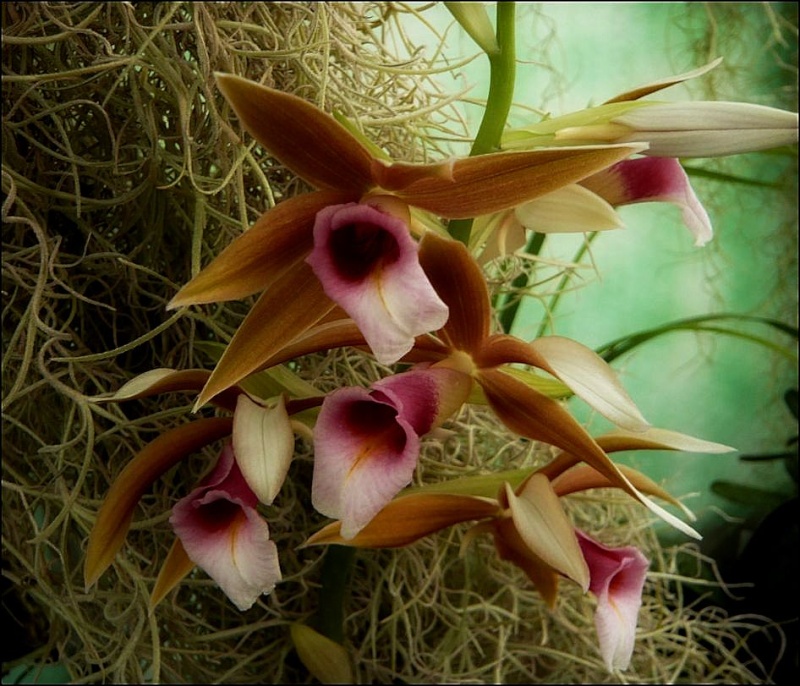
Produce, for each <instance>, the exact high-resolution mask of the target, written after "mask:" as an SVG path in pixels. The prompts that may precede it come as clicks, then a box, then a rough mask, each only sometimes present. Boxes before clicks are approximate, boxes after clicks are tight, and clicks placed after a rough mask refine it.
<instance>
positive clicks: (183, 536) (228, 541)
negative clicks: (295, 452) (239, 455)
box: [170, 444, 281, 610]
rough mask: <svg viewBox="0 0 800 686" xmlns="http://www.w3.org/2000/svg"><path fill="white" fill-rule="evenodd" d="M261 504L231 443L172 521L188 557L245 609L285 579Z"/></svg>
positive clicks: (178, 506) (176, 508)
mask: <svg viewBox="0 0 800 686" xmlns="http://www.w3.org/2000/svg"><path fill="white" fill-rule="evenodd" d="M257 503H258V497H257V496H256V494H255V493H253V491H252V490H250V488H249V487H248V485H247V482H246V481H245V479H244V476H243V475H242V472H241V470H240V469H239V467H238V465H237V464H236V460H235V456H234V453H233V448H232V447H231V445H230V444H228V445H226V446H225V448H224V449H223V451H222V453H221V454H220V457H219V460H218V461H217V464H216V466H215V467H214V469H213V470H212V472H211V473H210V474H209V476H208V477H206V478H205V479H204V480H203V481H202V482H201V484H200V485H199V486H198V487H197V488H195V489H194V490H193V491H192V492H191V493H190V494H189V495H187V496H186V497H185V498H183V499H181V500H180V501H179V502H178V503H176V504H175V506H174V507H173V509H172V516H171V517H170V523H171V524H172V527H173V528H174V530H175V533H176V534H177V536H178V537H179V538H180V540H181V543H182V544H183V547H184V549H185V550H186V553H187V555H188V556H189V558H190V559H191V560H192V561H193V562H194V563H195V564H196V565H198V566H199V567H201V568H202V569H204V570H205V571H206V572H207V573H208V575H209V576H210V577H211V578H212V579H214V581H216V582H217V583H218V584H219V585H220V588H222V590H223V591H224V592H225V594H226V595H227V596H228V597H229V598H230V599H231V600H232V601H233V603H234V604H235V605H236V606H237V607H238V608H239V609H240V610H247V609H249V608H250V607H252V605H253V603H255V601H256V600H257V599H258V596H260V595H261V594H263V593H269V592H270V591H272V589H273V588H274V587H275V584H276V583H277V582H278V581H280V579H281V571H280V566H279V564H278V551H277V547H276V546H275V543H274V542H273V541H270V540H269V528H268V527H267V524H266V522H265V521H264V520H263V519H261V517H260V516H259V514H258V511H257V510H256V505H257Z"/></svg>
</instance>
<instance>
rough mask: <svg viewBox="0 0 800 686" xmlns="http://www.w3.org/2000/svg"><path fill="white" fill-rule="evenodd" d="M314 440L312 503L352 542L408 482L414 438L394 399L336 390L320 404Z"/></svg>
mask: <svg viewBox="0 0 800 686" xmlns="http://www.w3.org/2000/svg"><path fill="white" fill-rule="evenodd" d="M314 438H315V440H314V443H315V455H314V476H313V481H312V492H311V500H312V503H313V505H314V508H315V509H316V510H317V511H319V512H321V513H322V514H324V515H326V516H328V517H333V518H337V519H341V520H342V536H344V537H345V538H352V537H353V536H355V534H356V533H358V531H359V530H361V529H362V528H363V527H364V526H366V525H367V523H368V522H369V521H370V520H371V519H372V518H373V517H374V516H375V514H377V513H378V512H379V511H380V510H381V509H382V508H383V507H384V505H386V503H388V502H389V501H390V500H391V499H392V498H393V497H394V496H395V495H396V494H397V493H398V492H399V491H400V490H401V489H402V488H403V487H404V486H406V485H407V484H408V483H409V482H410V481H411V477H412V475H413V473H414V468H415V467H416V465H417V457H418V455H419V444H420V441H419V436H418V435H417V433H416V432H415V431H414V429H413V427H412V426H411V425H410V424H409V422H408V421H406V419H405V418H404V417H403V416H402V408H399V407H398V406H397V404H396V398H393V397H391V396H390V395H389V394H387V393H385V392H376V391H372V392H371V391H368V390H366V389H363V388H341V389H339V390H337V391H334V392H333V393H331V394H330V395H329V396H328V397H327V398H326V399H325V402H324V403H323V404H322V408H321V410H320V414H319V417H318V419H317V424H316V427H315V430H314Z"/></svg>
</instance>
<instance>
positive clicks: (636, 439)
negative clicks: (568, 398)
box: [597, 428, 736, 453]
mask: <svg viewBox="0 0 800 686" xmlns="http://www.w3.org/2000/svg"><path fill="white" fill-rule="evenodd" d="M597 442H598V443H599V444H600V445H601V446H602V448H603V450H605V451H606V452H617V451H620V450H682V451H684V452H690V453H729V452H732V451H734V450H736V448H731V447H730V446H729V445H723V444H722V443H713V442H712V441H704V440H702V439H701V438H695V437H694V436H689V435H687V434H682V433H679V432H677V431H670V430H668V429H657V428H650V429H648V430H647V431H642V432H636V433H632V432H629V431H612V432H610V433H607V434H604V435H602V436H599V437H598V439H597Z"/></svg>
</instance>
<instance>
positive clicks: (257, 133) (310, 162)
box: [216, 73, 374, 194]
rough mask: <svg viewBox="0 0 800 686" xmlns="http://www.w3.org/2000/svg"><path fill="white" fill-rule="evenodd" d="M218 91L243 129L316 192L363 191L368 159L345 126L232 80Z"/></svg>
mask: <svg viewBox="0 0 800 686" xmlns="http://www.w3.org/2000/svg"><path fill="white" fill-rule="evenodd" d="M216 78H217V85H218V86H219V89H220V90H221V91H222V93H223V95H224V96H225V97H226V98H227V99H228V102H230V104H231V106H232V107H233V109H234V111H235V112H236V114H237V116H238V117H239V119H240V120H241V122H242V125H243V126H244V128H245V129H246V130H247V131H248V132H249V133H250V134H251V135H252V136H253V138H255V139H256V140H257V141H258V142H259V143H261V145H263V146H264V148H266V149H267V151H268V152H269V153H270V154H272V155H274V156H275V157H277V158H278V160H280V162H281V163H282V164H284V165H285V166H287V167H288V168H289V169H291V170H292V171H293V172H294V173H295V174H297V175H298V176H299V177H301V178H302V179H304V180H306V181H307V182H308V183H310V184H311V185H312V186H314V187H315V188H329V189H335V190H343V191H352V192H355V193H357V194H361V193H364V192H366V191H368V190H369V189H370V188H371V187H372V186H373V185H374V184H373V181H372V162H373V157H372V155H371V154H370V152H369V151H368V150H367V149H366V148H365V147H364V146H363V145H362V144H361V143H360V142H359V141H358V139H357V138H355V137H354V136H353V135H352V134H351V133H350V132H349V131H348V130H347V129H346V128H345V127H344V126H342V125H341V124H340V123H339V122H337V121H336V120H335V119H334V118H333V117H332V116H330V115H329V114H327V113H325V112H323V111H322V110H320V109H318V108H317V107H315V106H314V105H312V104H311V103H310V102H307V101H306V100H303V99H302V98H298V97H297V96H296V95H291V94H290V93H283V92H282V91H278V90H275V89H273V88H267V87H266V86H262V85H260V84H258V83H255V82H254V81H248V80H247V79H243V78H241V77H239V76H233V75H232V74H219V73H217V74H216Z"/></svg>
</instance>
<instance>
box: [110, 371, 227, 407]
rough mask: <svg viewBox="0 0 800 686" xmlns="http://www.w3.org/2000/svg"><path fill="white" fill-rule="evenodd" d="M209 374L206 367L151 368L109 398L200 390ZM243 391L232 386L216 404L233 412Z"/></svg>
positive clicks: (139, 396)
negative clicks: (179, 368) (180, 368)
mask: <svg viewBox="0 0 800 686" xmlns="http://www.w3.org/2000/svg"><path fill="white" fill-rule="evenodd" d="M209 376H211V372H210V371H208V370H206V369H182V370H175V369H167V368H165V367H161V368H159V369H151V370H150V371H147V372H144V373H143V374H139V375H138V376H136V377H134V378H133V379H131V380H130V381H128V382H127V383H125V384H124V385H123V386H121V387H120V388H119V389H118V390H117V392H116V393H114V395H112V396H111V397H110V398H108V400H109V401H111V402H121V401H123V400H137V399H139V398H146V397H148V396H151V395H157V394H159V393H171V392H175V391H196V392H199V391H200V390H201V389H202V388H203V386H205V384H206V382H207V381H208V377H209ZM241 392H242V389H241V388H239V387H238V386H235V387H233V388H230V389H228V391H226V392H224V393H220V394H219V395H218V396H217V397H216V398H214V405H216V406H217V407H221V408H222V409H224V410H229V411H230V412H233V411H234V409H236V399H237V397H238V395H239V394H240V393H241Z"/></svg>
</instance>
